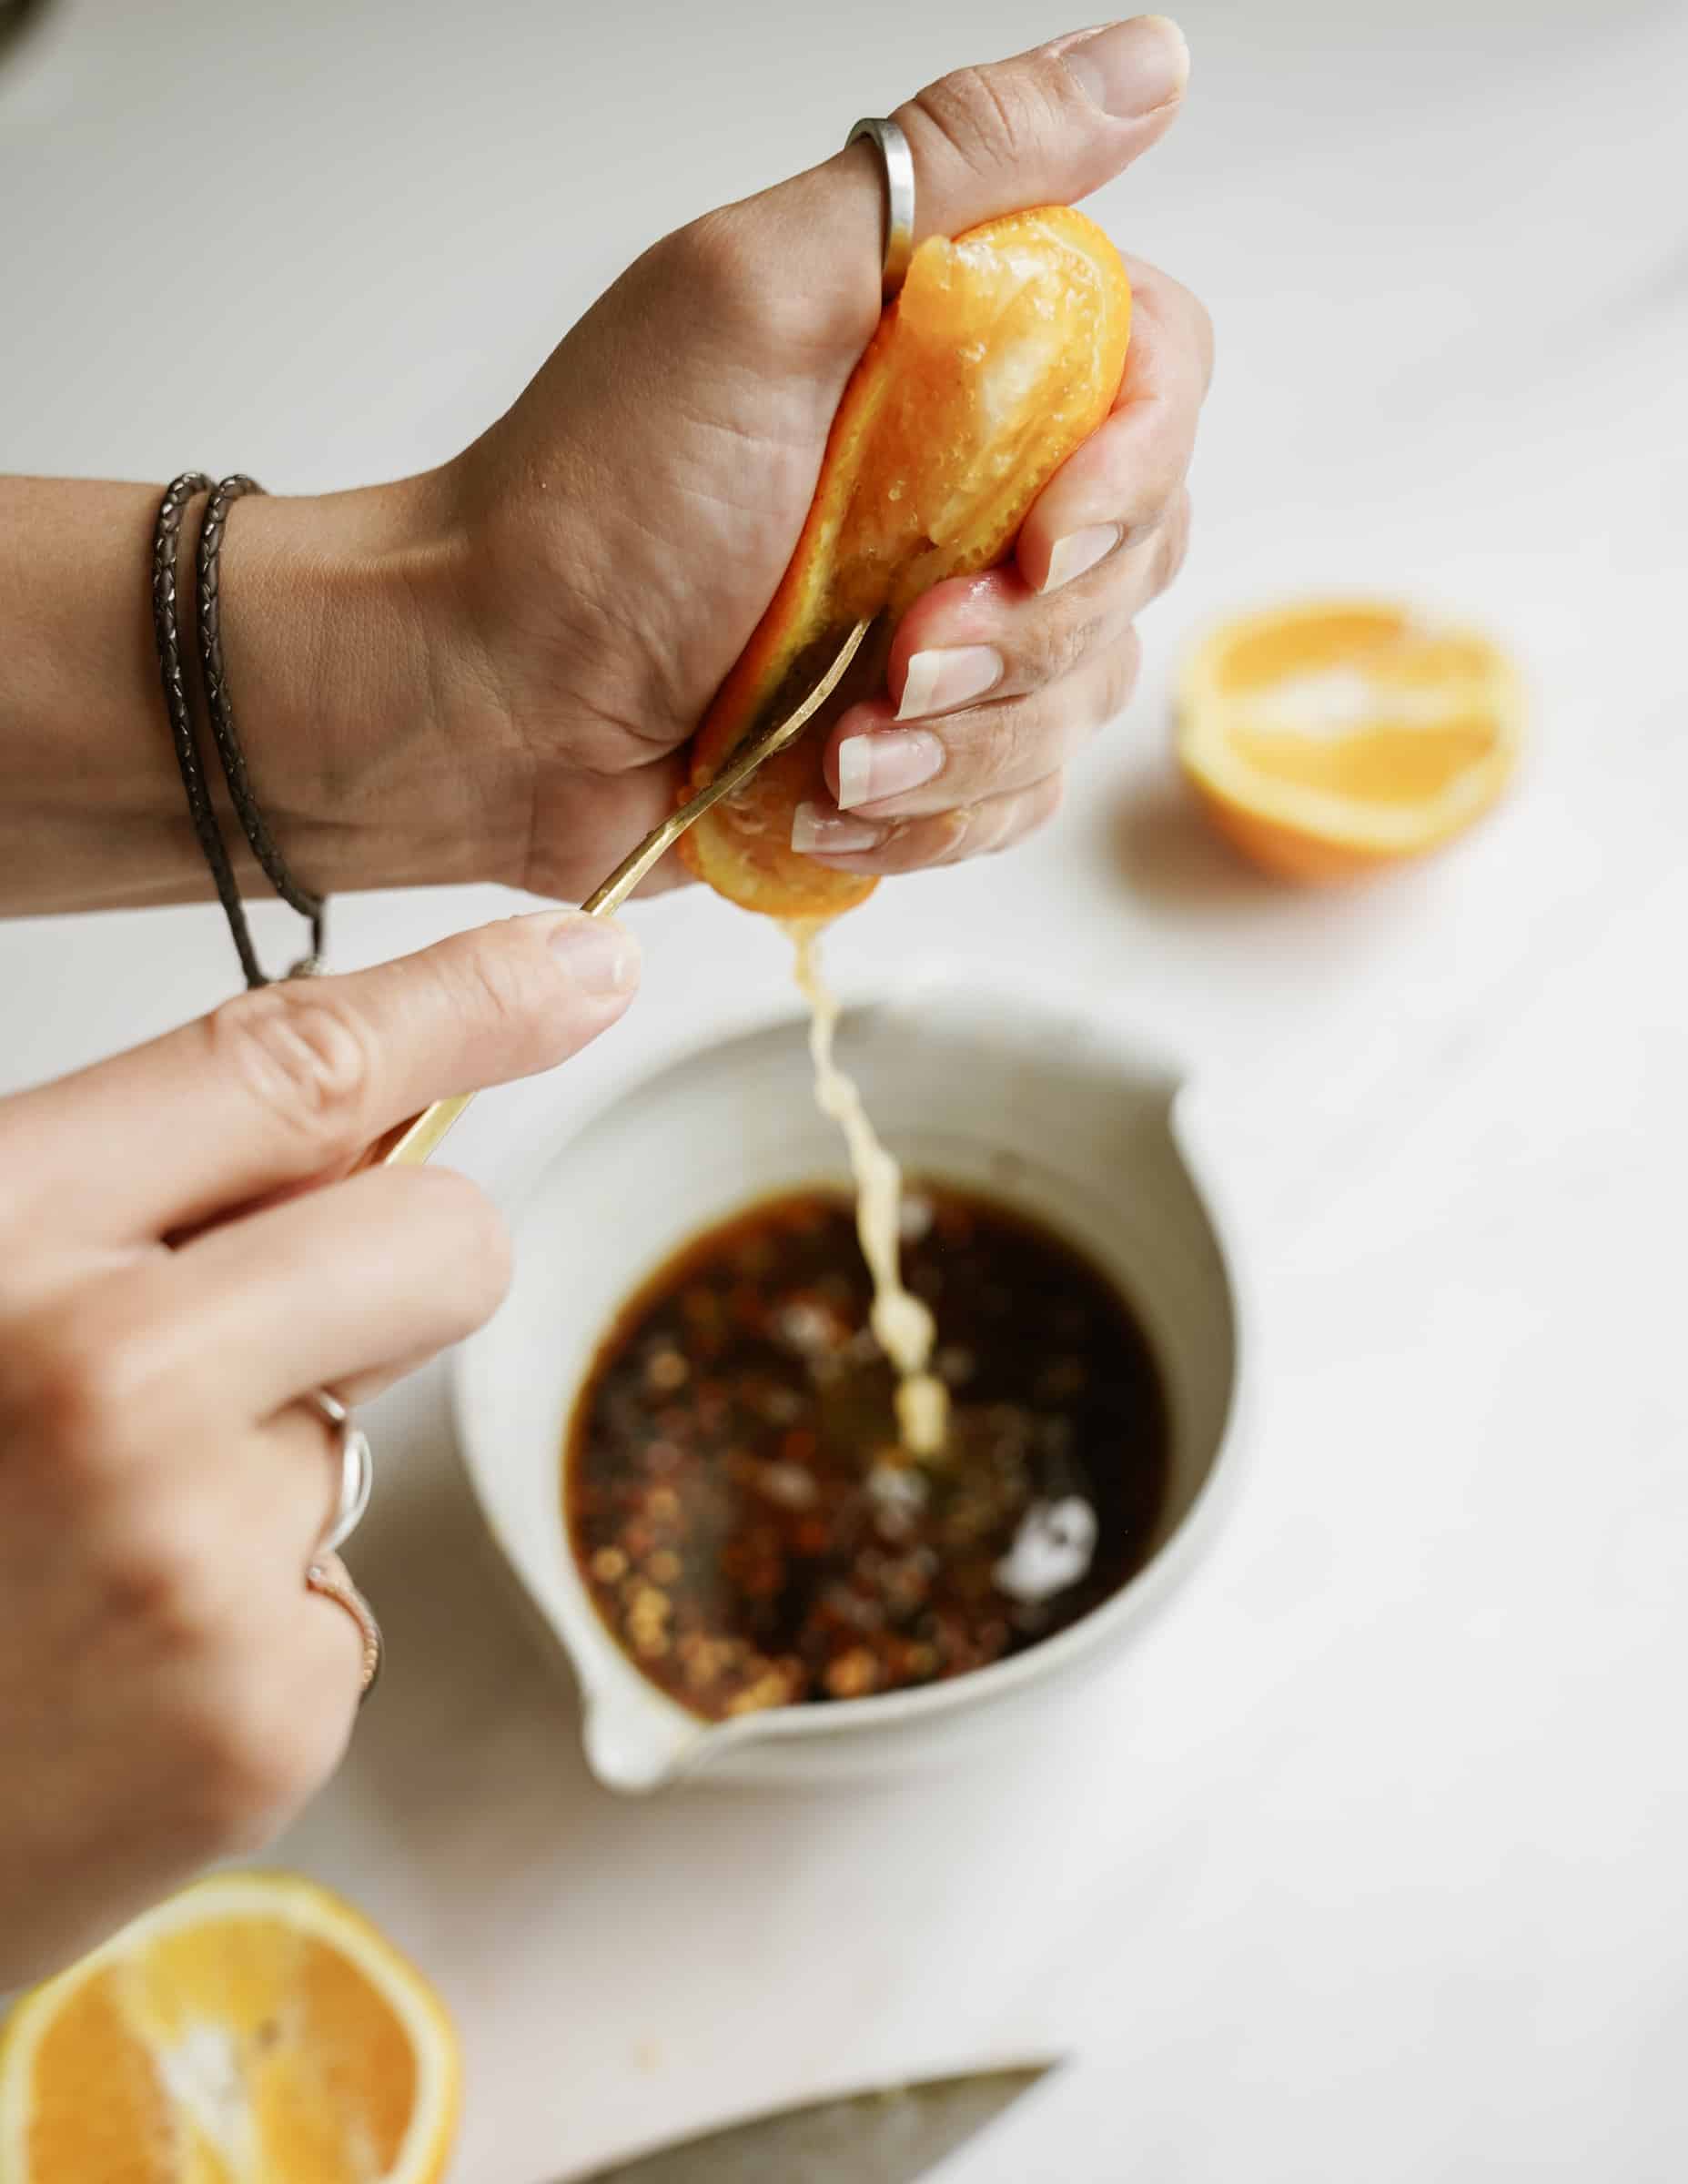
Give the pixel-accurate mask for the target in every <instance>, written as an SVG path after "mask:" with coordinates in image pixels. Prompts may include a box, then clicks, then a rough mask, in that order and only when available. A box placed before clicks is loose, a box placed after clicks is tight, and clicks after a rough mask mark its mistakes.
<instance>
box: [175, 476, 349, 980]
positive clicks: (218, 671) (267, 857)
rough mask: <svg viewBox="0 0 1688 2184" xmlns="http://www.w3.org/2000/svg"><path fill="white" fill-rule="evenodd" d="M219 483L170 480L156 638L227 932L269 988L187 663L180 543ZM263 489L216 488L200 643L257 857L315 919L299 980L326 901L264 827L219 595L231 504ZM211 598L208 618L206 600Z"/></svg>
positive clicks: (280, 888) (236, 484) (316, 946)
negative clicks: (234, 705) (198, 725)
mask: <svg viewBox="0 0 1688 2184" xmlns="http://www.w3.org/2000/svg"><path fill="white" fill-rule="evenodd" d="M210 487H211V480H209V478H207V476H206V474H205V472H204V471H203V470H184V471H183V472H182V474H181V476H180V477H179V478H174V479H172V480H171V481H170V484H169V486H168V488H167V490H166V492H165V496H164V499H163V501H161V502H160V503H159V507H158V520H157V524H156V525H155V526H154V530H153V540H152V618H153V635H154V638H155V640H156V641H157V648H158V673H159V679H160V681H161V682H162V683H163V686H164V703H165V711H166V712H167V714H168V715H169V722H170V740H171V743H173V745H174V746H175V750H176V763H177V771H178V772H179V773H180V774H181V777H182V787H183V789H184V791H185V792H186V793H187V812H188V816H189V818H190V819H191V820H192V821H193V828H194V834H195V837H196V838H197V841H198V844H199V847H200V849H201V851H202V852H203V853H204V856H205V861H206V863H207V865H208V866H209V867H210V872H211V879H212V883H213V885H215V886H216V889H217V900H218V902H219V903H221V905H223V915H224V916H225V917H226V918H227V920H228V930H229V932H230V934H231V935H233V937H234V943H235V949H236V953H237V954H238V955H239V957H240V968H241V971H242V973H243V974H244V976H245V977H246V982H247V984H248V986H267V985H268V983H269V981H268V977H267V976H266V975H265V973H264V971H263V969H262V967H261V966H259V963H258V951H257V949H256V948H255V947H254V946H253V945H252V932H251V927H250V925H248V922H247V914H246V908H245V905H243V904H242V902H241V900H240V887H239V883H238V880H237V879H236V877H235V870H234V866H233V864H231V862H230V860H229V855H228V849H227V844H225V842H224V840H223V830H222V828H221V827H220V826H219V825H218V824H217V813H216V810H215V808H214V806H213V804H212V802H211V795H210V792H209V790H208V789H207V785H206V779H205V773H204V771H203V769H202V768H201V766H200V763H199V752H198V747H197V742H196V740H195V736H194V724H193V713H192V710H191V708H190V706H189V703H188V698H187V682H186V680H185V677H184V674H183V670H182V642H181V624H180V620H179V617H178V614H177V581H176V563H177V547H178V541H179V540H180V536H181V529H182V521H183V518H184V517H185V516H186V514H187V506H188V503H189V502H190V501H192V500H193V499H194V497H195V495H196V494H198V493H203V492H206V491H207V490H210ZM258 490H260V489H259V488H258V487H257V486H255V485H254V484H253V482H252V480H250V479H249V478H242V477H238V476H237V477H233V478H226V479H224V480H223V482H222V483H221V485H219V486H218V487H217V489H216V490H215V492H213V493H212V498H211V505H210V508H209V509H208V510H207V516H206V523H205V526H204V531H203V532H202V535H201V538H200V541H199V546H198V550H197V554H196V557H195V558H196V562H197V598H198V601H199V602H200V617H199V620H200V646H199V650H200V654H201V662H202V664H203V666H204V669H205V675H206V694H207V703H208V705H209V707H210V712H211V725H212V732H213V734H214V737H215V739H216V743H217V755H218V757H219V759H220V760H221V762H222V767H223V773H224V778H225V779H226V780H227V784H228V794H229V797H230V800H231V802H232V803H233V804H234V807H235V812H236V814H237V816H238V818H239V821H240V824H241V827H242V829H243V831H244V832H245V834H246V837H247V839H248V842H249V843H250V844H251V845H252V852H253V854H254V855H255V856H256V857H257V858H258V863H259V864H261V865H262V867H263V869H264V872H265V873H266V875H268V878H269V880H270V881H271V883H272V885H274V886H275V888H276V891H277V893H278V894H279V895H281V897H282V899H283V900H284V901H285V902H287V903H288V904H289V905H291V906H292V907H293V908H294V909H296V910H298V912H299V914H300V915H302V916H305V917H308V918H309V920H310V928H311V952H310V954H309V955H307V956H304V957H303V958H301V960H300V961H299V962H298V963H296V964H295V965H294V966H293V967H292V969H291V971H290V972H289V973H288V976H290V977H298V976H304V975H305V974H307V973H309V972H311V971H315V970H317V969H318V968H320V966H321V960H322V950H323V925H324V913H325V905H324V904H323V901H322V898H321V897H320V896H319V895H310V894H308V893H307V892H306V890H305V889H304V888H302V887H300V886H299V885H298V882H297V881H296V880H294V878H293V877H292V875H291V874H290V873H289V872H288V868H287V866H286V864H284V863H283V861H282V858H281V854H280V852H279V851H278V849H277V847H276V845H275V841H274V838H273V837H272V836H271V834H270V833H269V830H268V827H267V826H266V825H265V824H264V820H263V815H262V814H261V813H260V812H259V810H258V804H257V801H256V799H255V798H254V796H253V794H252V788H251V784H250V782H249V780H248V775H247V769H246V761H245V757H244V755H243V753H242V752H241V749H240V744H239V740H238V737H237V735H236V733H235V723H234V713H233V711H232V709H231V707H230V705H229V703H228V692H227V678H226V676H225V673H224V670H223V650H222V640H221V626H220V625H221V612H220V606H221V602H220V596H219V584H220V576H221V571H220V566H219V558H218V557H219V554H220V550H221V546H222V536H223V531H224V528H225V526H226V524H227V515H228V508H229V504H230V503H231V502H232V501H235V500H237V499H238V497H239V495H240V494H241V493H244V492H256V491H258ZM213 513H215V514H216V517H217V523H216V528H215V531H214V533H212V535H211V537H210V539H209V544H208V551H207V537H206V536H205V535H204V533H210V532H212V525H211V516H212V514H213ZM207 600H208V601H209V619H208V622H207V618H206V610H205V604H204V602H206V601H207ZM207 630H208V636H207Z"/></svg>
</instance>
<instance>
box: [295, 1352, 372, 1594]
mask: <svg viewBox="0 0 1688 2184" xmlns="http://www.w3.org/2000/svg"><path fill="white" fill-rule="evenodd" d="M305 1400H306V1402H307V1403H308V1405H309V1406H310V1408H311V1409H312V1410H313V1411H315V1412H316V1413H317V1415H318V1418H320V1419H321V1421H323V1423H324V1424H325V1425H326V1426H327V1427H328V1429H329V1431H330V1433H332V1434H333V1436H334V1442H335V1452H336V1454H337V1456H338V1457H339V1486H338V1488H337V1489H336V1491H335V1497H334V1507H333V1509H332V1511H331V1512H329V1522H328V1524H327V1527H326V1528H325V1530H324V1532H323V1534H322V1538H321V1539H320V1541H319V1542H318V1546H317V1552H318V1554H332V1553H333V1552H334V1550H335V1549H336V1548H337V1547H339V1546H342V1545H344V1543H345V1542H346V1541H348V1540H349V1539H350V1537H351V1535H352V1533H353V1532H356V1531H357V1529H358V1526H359V1522H361V1521H362V1517H363V1512H364V1511H365V1510H366V1509H368V1508H369V1495H370V1491H371V1490H372V1489H373V1487H374V1485H375V1458H374V1455H373V1453H372V1452H371V1451H370V1448H369V1435H368V1434H367V1433H366V1432H365V1431H363V1428H362V1427H361V1426H356V1425H354V1424H353V1423H352V1419H351V1413H350V1411H348V1410H347V1408H346V1406H345V1404H344V1403H343V1402H341V1400H340V1399H339V1396H338V1395H330V1394H329V1390H327V1389H326V1388H318V1389H316V1390H314V1391H313V1392H312V1393H311V1394H309V1395H308V1396H307V1397H306V1398H305Z"/></svg>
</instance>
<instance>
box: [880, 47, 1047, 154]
mask: <svg viewBox="0 0 1688 2184" xmlns="http://www.w3.org/2000/svg"><path fill="white" fill-rule="evenodd" d="M913 103H914V106H915V110H916V111H917V112H918V113H919V114H921V115H922V116H925V119H926V121H928V122H929V123H930V124H931V126H932V127H933V128H934V129H935V130H936V131H937V133H938V135H939V136H941V137H942V138H943V139H944V141H945V144H946V145H948V147H949V148H950V150H951V151H952V152H953V153H954V154H955V157H957V158H958V159H959V160H960V161H961V162H962V164H963V165H964V166H965V167H967V168H968V169H969V171H971V172H973V173H975V174H984V173H989V172H990V171H992V170H993V169H995V168H999V167H1005V166H1012V165H1014V164H1015V163H1016V161H1017V160H1020V159H1022V158H1024V157H1026V156H1027V155H1028V154H1029V153H1030V151H1031V150H1032V148H1033V146H1034V145H1035V143H1036V140H1037V138H1038V136H1039V135H1040V134H1041V133H1043V132H1044V131H1046V127H1047V123H1048V119H1049V113H1048V108H1049V98H1048V94H1047V91H1046V90H1040V88H1039V86H1038V83H1037V80H1036V78H1034V77H1033V76H1031V75H1030V74H1028V73H1027V72H1026V71H1025V70H1015V69H1010V68H1001V67H998V68H981V67H969V68H957V69H955V70H954V71H953V72H952V73H951V74H950V75H948V76H940V77H939V78H938V80H937V81H936V82H935V83H934V84H928V85H927V86H926V87H925V90H924V91H922V92H920V93H919V94H918V96H916V97H915V100H914V102H913Z"/></svg>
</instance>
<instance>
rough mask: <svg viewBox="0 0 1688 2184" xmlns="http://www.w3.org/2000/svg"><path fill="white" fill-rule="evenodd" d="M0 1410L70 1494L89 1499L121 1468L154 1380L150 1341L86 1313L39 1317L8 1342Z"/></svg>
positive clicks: (64, 1312)
mask: <svg viewBox="0 0 1688 2184" xmlns="http://www.w3.org/2000/svg"><path fill="white" fill-rule="evenodd" d="M7 1347H8V1351H9V1355H8V1360H7V1371H6V1376H5V1391H4V1395H0V1406H3V1414H4V1415H5V1420H6V1423H7V1425H8V1427H9V1428H11V1429H12V1431H8V1434H7V1439H8V1441H11V1440H12V1439H13V1437H14V1434H15V1435H16V1438H18V1439H20V1440H25V1441H29V1442H32V1443H34V1444H35V1446H36V1447H38V1448H39V1449H40V1450H41V1451H42V1453H43V1455H44V1456H45V1458H46V1459H47V1460H48V1461H49V1462H50V1463H51V1465H52V1468H53V1471H54V1474H55V1476H56V1479H57V1480H58V1481H59V1482H60V1484H61V1485H62V1486H64V1487H66V1489H69V1490H71V1491H77V1492H82V1493H86V1491H87V1489H88V1488H90V1487H91V1486H96V1485H97V1484H98V1483H100V1482H101V1481H105V1480H106V1478H107V1477H109V1476H111V1475H114V1474H115V1473H116V1471H118V1470H119V1469H120V1468H121V1467H122V1464H123V1461H124V1459H125V1457H126V1453H127V1451H128V1450H129V1448H130V1445H131V1441H132V1437H133V1433H134V1430H135V1421H136V1416H137V1413H138V1411H140V1409H141V1407H142V1404H143V1401H144V1399H145V1397H146V1396H147V1392H148V1390H149V1389H150V1386H151V1383H152V1381H153V1379H154V1360H153V1357H152V1355H151V1352H150V1347H149V1345H148V1344H147V1342H146V1340H144V1339H137V1338H135V1337H133V1336H125V1335H123V1334H121V1333H119V1332H117V1331H116V1330H112V1329H110V1328H107V1327H106V1326H105V1325H104V1324H103V1322H102V1320H101V1318H100V1316H99V1315H98V1314H97V1313H94V1312H90V1311H88V1310H87V1309H86V1308H75V1307H72V1308H63V1309H54V1310H49V1311H47V1312H45V1313H42V1314H39V1315H36V1316H35V1318H34V1319H33V1320H31V1321H30V1322H28V1323H27V1324H26V1325H25V1327H23V1328H20V1329H18V1330H15V1336H14V1339H13V1340H12V1341H11V1342H10V1343H9V1344H8V1346H7Z"/></svg>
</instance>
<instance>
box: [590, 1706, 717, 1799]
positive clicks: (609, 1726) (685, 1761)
mask: <svg viewBox="0 0 1688 2184" xmlns="http://www.w3.org/2000/svg"><path fill="white" fill-rule="evenodd" d="M618 1682H619V1679H618ZM712 1734H713V1732H712V1730H711V1728H710V1725H709V1724H708V1723H707V1722H701V1721H698V1720H697V1719H696V1718H695V1717H694V1716H693V1715H692V1714H687V1713H686V1712H685V1711H684V1710H683V1709H682V1708H681V1707H679V1706H676V1705H675V1704H673V1703H672V1700H669V1699H666V1698H664V1697H663V1696H662V1694H661V1693H660V1692H656V1691H648V1690H647V1691H641V1690H639V1689H638V1688H637V1687H636V1686H634V1687H623V1688H621V1689H618V1690H613V1691H599V1692H595V1693H592V1694H591V1695H589V1696H588V1698H587V1700H586V1711H585V1719H584V1721H583V1722H582V1724H581V1736H582V1738H583V1740H584V1742H585V1745H586V1758H587V1762H588V1764H590V1766H591V1771H592V1773H593V1774H594V1775H596V1776H597V1777H598V1779H599V1781H600V1782H601V1783H602V1784H603V1785H604V1787H605V1788H606V1789H609V1790H621V1791H623V1792H625V1793H627V1794H628V1795H638V1794H639V1793H641V1792H642V1791H646V1790H660V1789H662V1788H663V1787H664V1786H665V1785H667V1784H669V1783H671V1782H673V1781H674V1780H675V1779H676V1778H677V1777H678V1776H680V1775H683V1774H685V1773H687V1772H688V1771H689V1769H690V1768H691V1766H692V1764H693V1763H694V1762H695V1760H696V1759H697V1756H698V1754H699V1753H700V1752H701V1751H702V1747H703V1745H704V1744H706V1743H707V1742H708V1741H709V1738H710V1736H711V1735H712Z"/></svg>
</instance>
